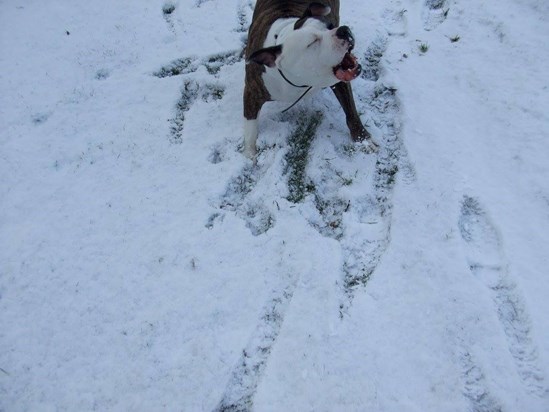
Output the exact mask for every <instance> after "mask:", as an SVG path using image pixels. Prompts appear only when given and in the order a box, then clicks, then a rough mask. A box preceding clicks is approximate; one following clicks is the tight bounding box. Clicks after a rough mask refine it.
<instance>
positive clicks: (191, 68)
mask: <svg viewBox="0 0 549 412" xmlns="http://www.w3.org/2000/svg"><path fill="white" fill-rule="evenodd" d="M197 69H198V67H197V66H196V64H195V63H194V59H193V58H191V57H184V58H182V59H177V60H174V61H173V62H171V63H169V64H167V65H166V66H164V67H162V68H161V69H160V70H158V71H157V72H154V73H153V75H154V76H156V77H160V78H164V77H171V76H179V75H180V74H187V73H192V72H195V71H196V70H197Z"/></svg>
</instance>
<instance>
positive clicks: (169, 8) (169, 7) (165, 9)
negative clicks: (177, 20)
mask: <svg viewBox="0 0 549 412" xmlns="http://www.w3.org/2000/svg"><path fill="white" fill-rule="evenodd" d="M174 11H175V4H174V3H172V2H170V1H168V2H166V3H165V4H164V6H162V13H164V16H168V15H170V14H172V13H173V12H174Z"/></svg>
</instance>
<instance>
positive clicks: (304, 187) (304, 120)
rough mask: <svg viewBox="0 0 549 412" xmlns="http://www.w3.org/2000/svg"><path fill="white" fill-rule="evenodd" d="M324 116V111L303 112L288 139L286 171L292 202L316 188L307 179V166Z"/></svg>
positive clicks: (289, 198)
mask: <svg viewBox="0 0 549 412" xmlns="http://www.w3.org/2000/svg"><path fill="white" fill-rule="evenodd" d="M322 118H323V115H322V112H318V111H317V112H315V113H313V114H312V115H308V114H307V113H306V112H301V113H300V115H299V120H298V124H297V127H296V129H295V130H294V131H293V132H292V134H291V135H290V137H289V139H288V141H289V144H290V150H289V151H288V153H287V154H286V173H288V174H289V177H288V191H289V192H290V194H289V195H288V198H287V199H288V200H289V201H290V202H293V203H298V202H300V201H302V200H303V199H304V198H305V196H306V194H307V193H310V192H311V191H313V190H314V187H312V183H310V182H306V181H305V168H306V167H307V161H308V154H309V148H310V147H311V142H312V141H313V137H314V136H315V133H316V130H317V128H318V126H319V125H320V123H321V122H322Z"/></svg>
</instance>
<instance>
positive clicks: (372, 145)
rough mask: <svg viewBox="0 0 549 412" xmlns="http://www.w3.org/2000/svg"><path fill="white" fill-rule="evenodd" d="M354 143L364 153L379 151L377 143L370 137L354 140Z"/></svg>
mask: <svg viewBox="0 0 549 412" xmlns="http://www.w3.org/2000/svg"><path fill="white" fill-rule="evenodd" d="M356 145H357V146H358V148H359V150H360V151H361V152H364V153H368V154H370V153H377V152H378V151H379V144H377V142H376V141H375V140H374V139H372V138H371V137H369V138H367V139H364V140H359V141H357V142H356Z"/></svg>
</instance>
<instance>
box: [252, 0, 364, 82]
mask: <svg viewBox="0 0 549 412" xmlns="http://www.w3.org/2000/svg"><path fill="white" fill-rule="evenodd" d="M330 12H331V10H330V7H328V6H325V5H323V4H320V3H316V2H315V3H311V4H309V7H308V8H307V10H306V11H305V13H304V14H303V16H302V17H301V18H300V19H298V20H297V21H296V23H295V24H294V26H293V28H292V30H291V31H290V32H289V33H288V34H287V35H286V36H285V38H284V41H283V43H282V44H280V45H277V46H273V47H267V48H264V49H261V50H258V51H256V52H254V53H252V55H251V56H250V58H249V61H252V62H255V63H258V64H263V65H265V66H268V67H271V68H278V69H280V70H281V71H282V73H284V75H285V76H286V77H287V78H288V79H290V80H291V81H292V82H293V83H295V84H299V85H308V86H314V87H328V86H332V85H334V84H335V83H337V82H340V81H346V82H348V81H351V80H353V79H355V78H356V77H357V76H358V75H359V74H360V72H361V71H362V68H361V67H360V65H359V64H358V63H357V59H356V57H355V56H353V55H352V54H351V50H352V49H353V47H354V45H355V40H354V37H353V34H352V33H351V30H350V29H349V28H348V27H347V26H340V27H334V26H333V24H331V23H330V21H329V20H330V19H328V18H327V16H328V15H329V14H330Z"/></svg>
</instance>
